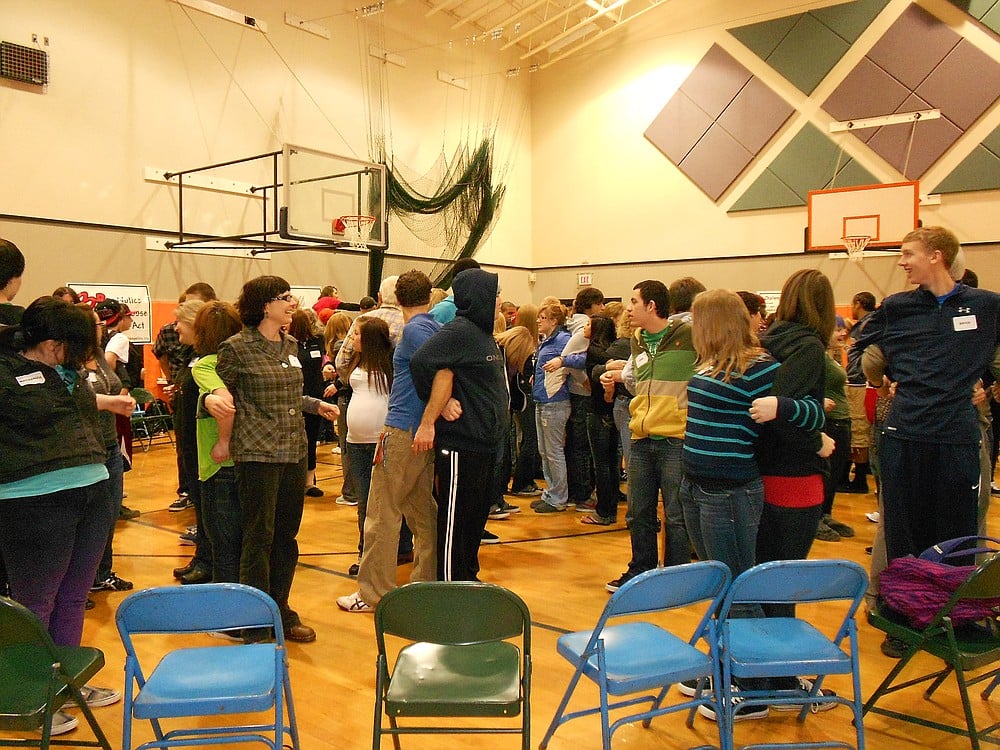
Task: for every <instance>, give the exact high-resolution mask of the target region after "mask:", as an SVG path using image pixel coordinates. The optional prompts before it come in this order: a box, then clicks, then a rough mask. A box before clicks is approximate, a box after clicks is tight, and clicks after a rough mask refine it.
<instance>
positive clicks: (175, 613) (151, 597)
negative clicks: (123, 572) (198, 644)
mask: <svg viewBox="0 0 1000 750" xmlns="http://www.w3.org/2000/svg"><path fill="white" fill-rule="evenodd" d="M115 622H116V623H117V625H118V632H119V633H120V634H121V637H122V640H123V641H124V642H125V643H126V648H128V636H129V635H130V634H134V633H208V632H212V631H215V630H232V629H236V628H261V627H273V628H274V629H275V637H276V639H277V641H278V643H279V644H281V643H283V642H284V634H283V633H282V629H281V614H280V613H279V612H278V607H277V605H276V604H275V603H274V600H273V599H271V597H270V596H268V595H267V594H265V593H264V592H263V591H260V590H259V589H255V588H253V587H252V586H244V585H243V584H240V583H203V584H199V585H198V586H159V587H155V588H150V589H144V590H142V591H137V592H135V593H134V594H131V595H130V596H128V597H127V598H126V599H125V601H123V602H122V603H121V604H120V605H119V607H118V612H117V614H116V615H115Z"/></svg>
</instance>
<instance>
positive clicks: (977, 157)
mask: <svg viewBox="0 0 1000 750" xmlns="http://www.w3.org/2000/svg"><path fill="white" fill-rule="evenodd" d="M998 188H1000V128H997V129H996V130H994V131H993V132H992V133H990V134H989V135H988V136H986V138H985V139H983V142H982V143H981V144H980V145H979V146H977V147H976V149H975V150H974V151H973V152H972V153H971V154H969V155H968V156H967V157H966V158H965V159H964V160H962V163H961V164H959V165H958V166H957V167H955V169H953V170H952V172H951V174H949V175H948V176H947V177H945V178H944V179H943V180H942V181H941V183H940V184H939V185H937V186H936V187H935V188H934V192H935V193H962V192H965V191H967V190H996V189H998Z"/></svg>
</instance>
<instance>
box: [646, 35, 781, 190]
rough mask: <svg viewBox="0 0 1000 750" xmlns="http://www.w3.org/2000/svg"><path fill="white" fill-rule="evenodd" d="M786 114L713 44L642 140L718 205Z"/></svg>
mask: <svg viewBox="0 0 1000 750" xmlns="http://www.w3.org/2000/svg"><path fill="white" fill-rule="evenodd" d="M792 112H793V109H792V107H791V106H790V105H789V104H788V103H787V102H785V101H784V100H783V99H782V98H781V97H780V96H778V95H777V94H775V93H774V92H773V91H771V90H770V89H769V88H768V87H767V86H766V85H764V83H763V82H762V81H761V80H760V79H758V78H755V77H754V76H753V75H752V74H751V73H750V71H748V70H747V69H746V68H745V67H744V66H743V65H741V64H740V63H739V62H738V61H737V60H736V59H734V58H733V57H732V56H731V55H730V54H729V53H728V52H726V51H725V50H724V49H722V47H720V46H718V45H713V46H712V48H711V49H710V50H709V51H708V52H707V53H706V54H705V56H704V57H703V58H702V59H701V61H700V62H699V63H698V65H696V66H695V68H694V70H692V71H691V74H690V75H689V76H688V77H687V79H686V80H685V81H684V83H682V84H681V86H680V89H679V90H678V91H677V93H675V94H674V96H673V97H671V99H670V100H669V101H668V102H667V103H666V105H665V106H664V108H663V110H662V111H661V112H660V113H659V114H658V115H657V116H656V118H655V119H654V120H653V122H652V123H650V125H649V127H648V128H647V129H646V133H645V136H646V138H647V139H648V140H649V142H650V143H652V144H653V145H654V146H656V148H658V149H659V150H660V151H661V152H662V153H663V155H664V156H666V157H667V158H668V159H670V161H671V162H673V163H674V164H675V165H676V166H677V167H678V168H679V169H680V170H681V171H682V172H683V173H684V174H685V175H687V177H688V178H689V179H690V180H691V181H692V182H694V183H695V184H696V185H697V186H698V187H699V188H701V189H702V190H703V191H704V192H705V193H706V194H707V195H708V196H709V197H710V198H711V199H712V200H718V199H719V197H720V196H721V195H722V194H723V193H724V192H725V191H726V189H727V188H728V187H729V186H730V185H731V184H732V183H733V181H734V180H735V179H736V178H737V177H739V175H740V173H741V172H742V171H743V170H744V169H745V168H746V166H747V165H748V164H749V163H750V162H751V161H752V160H753V158H754V157H755V156H756V155H757V154H758V153H760V151H761V149H763V148H764V146H765V145H766V144H767V142H768V141H769V140H770V139H771V138H772V137H773V136H774V134H775V133H777V132H778V130H779V129H780V128H781V126H782V125H783V124H784V123H785V121H786V120H788V118H789V117H790V116H791V114H792Z"/></svg>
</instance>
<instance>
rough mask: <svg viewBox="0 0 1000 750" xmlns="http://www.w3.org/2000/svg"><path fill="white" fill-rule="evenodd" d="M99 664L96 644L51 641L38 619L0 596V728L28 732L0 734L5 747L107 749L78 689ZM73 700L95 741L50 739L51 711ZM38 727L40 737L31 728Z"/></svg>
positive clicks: (36, 728)
mask: <svg viewBox="0 0 1000 750" xmlns="http://www.w3.org/2000/svg"><path fill="white" fill-rule="evenodd" d="M103 666H104V654H103V653H102V652H101V650H100V649H96V648H89V647H86V646H56V645H55V644H54V643H53V642H52V639H51V638H50V637H49V634H48V633H47V632H46V630H45V628H44V627H42V623H41V622H39V620H38V618H37V617H35V615H34V614H32V612H31V611H30V610H29V609H28V608H27V607H24V606H22V605H20V604H18V603H17V602H15V601H14V600H13V599H8V598H6V597H0V729H3V730H5V731H11V732H31V733H32V736H31V737H26V738H24V739H0V746H4V747H25V746H27V747H40V748H43V749H44V748H47V747H49V746H50V745H69V746H73V747H101V748H104V750H111V745H110V744H108V738H107V737H105V736H104V732H103V731H102V730H101V727H100V725H99V724H98V723H97V719H95V718H94V714H93V713H92V712H91V710H90V707H89V706H87V702H86V701H85V700H84V698H83V695H81V694H80V688H81V687H82V686H83V685H85V684H86V683H87V681H88V680H89V679H90V678H91V677H93V676H94V675H95V674H97V673H98V672H99V671H100V670H101V667H103ZM67 701H73V702H74V703H76V705H77V706H79V707H80V709H81V710H82V711H83V715H84V716H85V717H86V719H87V723H88V724H90V728H91V729H92V730H93V731H94V736H95V737H96V738H97V739H96V740H54V739H52V715H53V714H54V713H55V712H56V711H57V710H58V709H59V707H60V706H62V705H63V704H64V703H66V702H67ZM39 728H40V729H41V730H42V734H41V737H35V736H34V732H35V731H36V730H38V729H39Z"/></svg>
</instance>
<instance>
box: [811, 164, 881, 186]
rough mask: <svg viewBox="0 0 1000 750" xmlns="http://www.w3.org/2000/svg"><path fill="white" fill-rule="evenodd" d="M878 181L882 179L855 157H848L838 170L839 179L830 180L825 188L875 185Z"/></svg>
mask: <svg viewBox="0 0 1000 750" xmlns="http://www.w3.org/2000/svg"><path fill="white" fill-rule="evenodd" d="M877 182H881V180H879V179H878V178H877V177H876V176H875V175H873V174H872V173H871V172H869V171H868V170H867V169H865V168H864V167H862V166H861V165H860V164H858V163H857V162H856V161H854V159H848V160H847V163H845V164H842V165H841V167H840V170H839V171H838V172H837V179H836V180H830V182H828V183H827V184H826V185H824V186H823V189H824V190H828V189H830V188H833V187H839V188H842V187H856V186H857V185H874V184H875V183H877Z"/></svg>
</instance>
